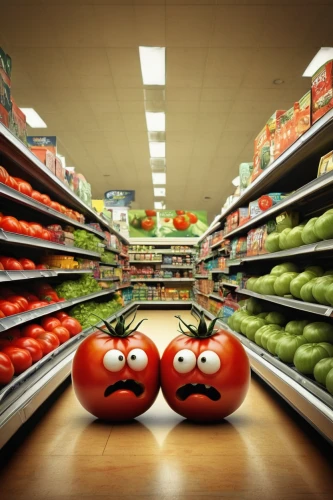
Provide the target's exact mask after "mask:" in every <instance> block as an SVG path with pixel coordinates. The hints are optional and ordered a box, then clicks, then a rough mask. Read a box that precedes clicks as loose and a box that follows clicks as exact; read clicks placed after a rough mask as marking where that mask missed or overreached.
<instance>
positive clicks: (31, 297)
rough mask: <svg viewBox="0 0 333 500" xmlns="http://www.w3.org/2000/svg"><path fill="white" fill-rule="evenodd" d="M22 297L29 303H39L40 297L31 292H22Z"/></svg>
mask: <svg viewBox="0 0 333 500" xmlns="http://www.w3.org/2000/svg"><path fill="white" fill-rule="evenodd" d="M21 295H22V296H23V297H25V298H26V299H27V301H28V302H35V301H36V302H38V297H37V296H36V295H33V294H32V293H30V292H26V291H24V290H23V291H21Z"/></svg>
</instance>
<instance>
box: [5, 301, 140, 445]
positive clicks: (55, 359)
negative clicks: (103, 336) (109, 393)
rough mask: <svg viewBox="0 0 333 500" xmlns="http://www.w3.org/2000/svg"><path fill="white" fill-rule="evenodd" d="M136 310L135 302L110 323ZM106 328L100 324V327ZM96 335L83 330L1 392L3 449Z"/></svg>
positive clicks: (59, 382) (67, 374)
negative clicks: (86, 341) (83, 345)
mask: <svg viewBox="0 0 333 500" xmlns="http://www.w3.org/2000/svg"><path fill="white" fill-rule="evenodd" d="M134 308H135V305H134V304H133V303H132V302H131V303H129V304H127V305H125V306H124V307H123V308H122V309H121V310H119V311H117V312H116V313H115V314H113V315H112V316H110V317H109V318H107V319H108V321H113V320H114V319H116V318H117V317H118V316H119V315H120V314H122V315H124V316H127V315H129V314H130V313H131V312H132V310H133V309H134ZM102 324H103V323H102V322H99V323H97V326H102ZM92 332H93V327H89V328H87V329H86V330H83V331H82V332H81V333H79V334H78V335H76V336H75V337H72V338H71V339H70V340H68V341H67V342H65V343H64V344H62V345H61V346H59V347H58V348H57V349H55V350H54V351H52V352H51V353H49V354H47V355H46V356H44V357H43V358H42V359H41V360H40V361H38V362H37V363H35V364H33V365H32V366H31V367H30V368H28V370H26V371H25V372H23V373H22V374H21V375H19V376H17V377H15V378H14V379H13V380H12V382H10V383H9V384H8V385H6V386H5V387H3V388H2V389H1V390H0V448H2V446H3V445H4V444H5V443H6V442H7V441H8V440H9V439H10V438H11V437H12V435H13V434H14V433H15V432H16V431H17V430H18V429H19V428H20V427H21V425H23V424H24V423H25V422H26V421H27V420H28V419H29V418H30V417H31V415H32V414H33V413H34V412H35V411H36V410H37V409H38V408H39V406H40V405H41V404H42V403H43V402H44V401H45V400H46V399H47V398H48V397H49V396H50V395H51V394H52V392H53V391H54V390H55V389H56V388H57V387H58V386H59V385H60V384H61V383H62V382H63V381H64V380H65V379H66V378H67V377H68V376H69V375H70V373H71V368H72V360H73V357H74V354H75V351H76V349H77V348H78V346H79V345H80V343H81V342H82V341H83V340H84V339H85V338H86V337H87V336H88V335H90V333H92Z"/></svg>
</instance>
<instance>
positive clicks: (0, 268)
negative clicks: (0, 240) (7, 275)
mask: <svg viewBox="0 0 333 500" xmlns="http://www.w3.org/2000/svg"><path fill="white" fill-rule="evenodd" d="M4 270H5V268H4V267H3V265H2V264H1V262H0V271H4Z"/></svg>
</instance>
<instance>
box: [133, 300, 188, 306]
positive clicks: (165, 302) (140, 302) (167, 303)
mask: <svg viewBox="0 0 333 500" xmlns="http://www.w3.org/2000/svg"><path fill="white" fill-rule="evenodd" d="M132 304H134V305H135V306H140V305H142V306H148V305H149V306H150V305H156V306H173V305H175V306H180V305H183V304H184V305H186V306H188V305H190V306H191V305H192V304H193V301H192V300H135V301H133V302H132Z"/></svg>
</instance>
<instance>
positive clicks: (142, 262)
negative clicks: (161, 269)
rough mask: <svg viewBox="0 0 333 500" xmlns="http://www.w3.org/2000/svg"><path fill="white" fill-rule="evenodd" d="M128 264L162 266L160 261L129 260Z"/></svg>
mask: <svg viewBox="0 0 333 500" xmlns="http://www.w3.org/2000/svg"><path fill="white" fill-rule="evenodd" d="M128 262H129V263H130V264H162V262H163V261H162V260H129V261H128Z"/></svg>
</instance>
